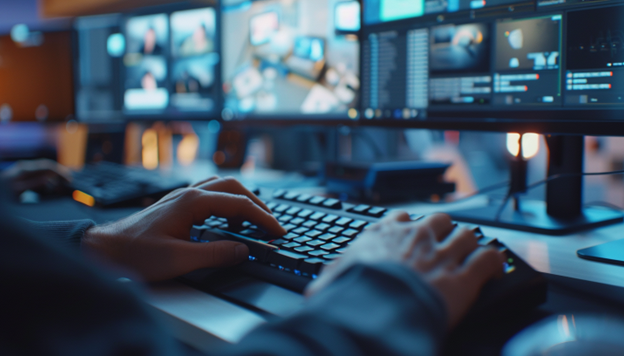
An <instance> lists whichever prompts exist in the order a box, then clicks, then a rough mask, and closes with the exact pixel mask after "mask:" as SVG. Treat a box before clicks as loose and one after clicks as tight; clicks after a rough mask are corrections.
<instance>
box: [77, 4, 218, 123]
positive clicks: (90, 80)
mask: <svg viewBox="0 0 624 356" xmlns="http://www.w3.org/2000/svg"><path fill="white" fill-rule="evenodd" d="M161 10H162V11H161ZM75 27H76V32H77V48H78V51H77V52H78V53H77V57H78V60H77V67H78V69H77V72H78V73H77V74H78V75H77V83H76V84H77V85H76V87H77V90H76V112H77V116H78V118H79V119H82V120H96V121H97V120H104V119H111V118H112V119H115V118H119V119H123V118H170V119H192V118H204V119H205V118H210V117H215V116H217V115H218V114H219V112H220V108H221V71H220V65H221V56H220V43H219V41H220V34H219V28H220V26H219V14H218V9H217V8H216V7H211V6H208V7H199V8H198V7H196V6H195V7H189V6H188V5H177V6H174V7H172V6H168V7H164V8H163V7H161V8H151V9H150V8H148V9H146V11H145V14H135V15H104V16H93V17H84V18H79V19H78V20H77V21H76V25H75Z"/></svg>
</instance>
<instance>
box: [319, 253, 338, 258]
mask: <svg viewBox="0 0 624 356" xmlns="http://www.w3.org/2000/svg"><path fill="white" fill-rule="evenodd" d="M339 257H341V256H340V255H339V254H337V253H330V254H329V255H323V258H325V259H328V260H335V259H336V258H339Z"/></svg>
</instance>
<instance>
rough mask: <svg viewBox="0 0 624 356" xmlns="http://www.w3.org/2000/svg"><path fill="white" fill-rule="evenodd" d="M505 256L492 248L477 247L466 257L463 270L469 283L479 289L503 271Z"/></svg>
mask: <svg viewBox="0 0 624 356" xmlns="http://www.w3.org/2000/svg"><path fill="white" fill-rule="evenodd" d="M504 262H505V256H504V254H503V253H502V252H499V251H497V250H495V249H493V248H489V247H488V248H479V249H477V250H476V251H474V252H473V253H472V254H470V256H468V258H467V259H466V263H465V264H464V267H463V272H464V273H465V274H466V275H467V277H468V278H467V281H468V283H470V284H473V285H476V286H478V289H481V288H482V287H483V285H484V284H485V283H486V282H487V281H489V280H490V279H492V278H494V277H496V276H500V275H501V274H502V273H503V263H504Z"/></svg>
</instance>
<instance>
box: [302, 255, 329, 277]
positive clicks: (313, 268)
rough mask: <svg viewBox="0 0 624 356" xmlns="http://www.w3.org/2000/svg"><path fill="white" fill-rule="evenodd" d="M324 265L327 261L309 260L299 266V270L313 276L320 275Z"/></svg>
mask: <svg viewBox="0 0 624 356" xmlns="http://www.w3.org/2000/svg"><path fill="white" fill-rule="evenodd" d="M324 263H325V260H322V259H320V258H308V259H306V260H304V261H303V262H302V263H301V264H300V265H299V270H300V271H301V273H307V274H308V275H310V276H311V275H313V274H318V273H319V271H320V270H321V267H323V264H324Z"/></svg>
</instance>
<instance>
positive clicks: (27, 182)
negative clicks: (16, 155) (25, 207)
mask: <svg viewBox="0 0 624 356" xmlns="http://www.w3.org/2000/svg"><path fill="white" fill-rule="evenodd" d="M2 178H4V179H6V180H8V182H9V184H10V186H11V190H12V191H13V192H14V193H15V194H17V195H20V194H22V193H23V192H25V191H27V190H32V191H36V192H38V193H60V192H62V190H63V188H64V187H65V185H66V184H68V183H69V182H71V172H70V171H69V169H67V168H66V167H64V166H62V165H60V164H58V163H56V162H54V161H51V160H49V159H38V160H34V161H19V162H17V163H15V164H14V165H13V166H11V167H10V168H8V169H7V170H5V171H4V172H2Z"/></svg>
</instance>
